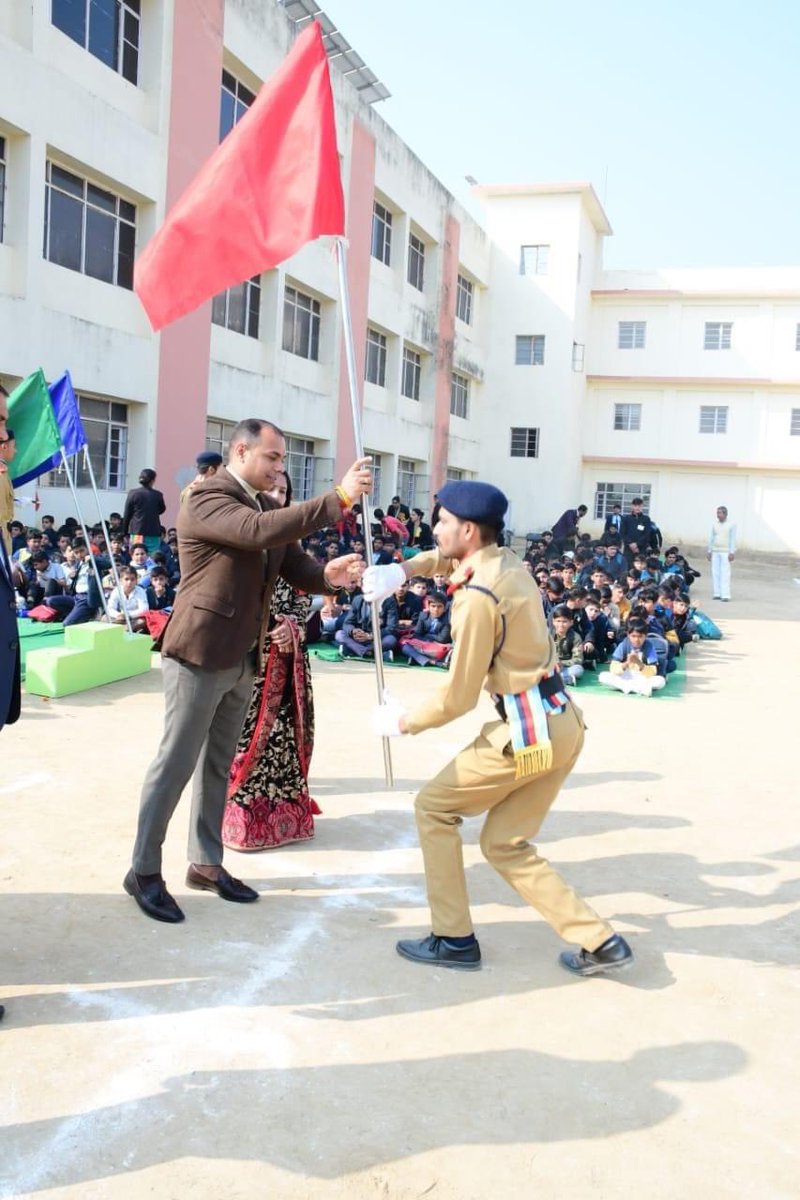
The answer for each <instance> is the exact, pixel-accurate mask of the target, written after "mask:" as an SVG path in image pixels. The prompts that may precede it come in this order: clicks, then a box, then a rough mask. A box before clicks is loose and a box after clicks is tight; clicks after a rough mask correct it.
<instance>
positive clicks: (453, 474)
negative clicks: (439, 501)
mask: <svg viewBox="0 0 800 1200" xmlns="http://www.w3.org/2000/svg"><path fill="white" fill-rule="evenodd" d="M463 478H464V472H463V471H462V470H461V468H460V467H448V468H447V482H448V483H458V482H459V480H460V479H463Z"/></svg>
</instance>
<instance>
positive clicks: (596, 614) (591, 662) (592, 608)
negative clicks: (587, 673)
mask: <svg viewBox="0 0 800 1200" xmlns="http://www.w3.org/2000/svg"><path fill="white" fill-rule="evenodd" d="M584 612H585V614H586V619H587V621H588V622H589V632H588V633H587V635H586V637H585V638H584V642H583V662H584V666H585V667H587V668H589V669H590V670H594V667H595V664H596V663H604V662H607V661H608V656H609V654H611V653H612V652H613V650H614V648H615V646H616V644H617V639H616V636H615V632H614V629H613V628H612V626H611V623H610V622H609V620H608V617H607V616H606V615H605V613H604V612H603V611H602V609H601V607H600V601H599V600H596V599H595V598H594V597H589V598H588V599H587V601H586V608H585V609H584Z"/></svg>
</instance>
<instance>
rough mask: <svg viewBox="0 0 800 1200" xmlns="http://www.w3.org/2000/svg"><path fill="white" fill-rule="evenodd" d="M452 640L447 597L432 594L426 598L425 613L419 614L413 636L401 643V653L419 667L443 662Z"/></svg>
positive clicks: (437, 593) (436, 593) (439, 593)
mask: <svg viewBox="0 0 800 1200" xmlns="http://www.w3.org/2000/svg"><path fill="white" fill-rule="evenodd" d="M452 644H453V639H452V635H451V633H450V622H449V621H448V619H447V597H446V596H444V595H442V593H441V592H433V593H432V594H431V595H430V596H429V597H428V610H427V612H424V613H420V615H419V617H418V619H417V624H416V627H415V629H414V636H413V637H412V638H411V639H410V640H409V641H407V642H403V645H402V647H401V653H402V654H403V655H404V656H405V657H406V658H407V659H409V660H410V661H411V662H415V663H417V664H418V666H420V667H426V666H427V665H428V664H429V663H434V664H435V663H441V662H443V661H444V660H445V659H446V658H447V655H448V653H449V651H450V650H451V649H452Z"/></svg>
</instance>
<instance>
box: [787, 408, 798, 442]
mask: <svg viewBox="0 0 800 1200" xmlns="http://www.w3.org/2000/svg"><path fill="white" fill-rule="evenodd" d="M789 436H790V437H800V408H793V409H792V415H791V417H790V419H789Z"/></svg>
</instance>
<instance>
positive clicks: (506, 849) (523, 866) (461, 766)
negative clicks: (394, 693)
mask: <svg viewBox="0 0 800 1200" xmlns="http://www.w3.org/2000/svg"><path fill="white" fill-rule="evenodd" d="M548 726H549V729H550V738H551V740H552V743H553V765H552V767H551V768H550V770H549V771H545V772H543V773H541V774H539V775H534V776H527V777H526V778H523V779H517V778H516V766H515V763H514V755H513V751H512V749H511V736H510V731H509V727H508V725H507V724H506V722H505V721H490V722H489V723H488V724H487V725H484V727H483V729H482V730H481V732H480V734H479V736H478V737H477V738H476V739H475V741H474V742H472V744H471V745H469V746H467V747H466V748H465V749H464V750H462V751H461V753H460V754H459V755H457V757H456V758H454V759H453V761H452V762H451V763H449V764H448V765H447V766H446V767H445V768H444V770H442V771H441V772H440V773H439V774H438V775H437V776H436V778H435V779H432V780H431V782H430V783H429V784H427V785H426V786H425V787H424V788H423V789H422V791H421V792H420V793H419V795H418V796H417V800H416V805H415V811H416V818H417V828H418V829H419V837H420V845H421V847H422V856H423V859H424V861H425V880H426V884H427V888H428V902H429V904H430V907H431V918H432V926H431V928H432V930H433V932H434V933H435V934H438V935H439V936H440V937H448V936H449V937H467V936H468V935H469V934H470V933H472V928H473V926H472V918H471V917H470V911H469V900H468V897H467V885H466V880H465V877H464V857H463V849H462V843H461V834H460V832H459V829H458V827H459V825H460V824H461V821H462V818H463V817H474V816H477V814H478V813H482V812H488V814H489V815H488V816H487V818H486V821H485V823H484V826H483V830H482V832H481V850H482V852H483V854H484V856H485V858H486V859H487V860H488V861H489V862H490V863H491V865H492V866H493V867H494V868H495V870H496V871H499V873H500V874H501V875H502V876H503V878H504V879H505V880H506V881H507V882H508V883H510V884H511V886H512V887H513V888H515V889H516V891H518V892H519V894H520V896H522V898H523V900H526V901H527V903H528V904H530V905H532V906H533V907H534V908H535V909H536V911H537V912H539V913H541V915H542V916H543V917H544V918H545V920H546V921H549V923H550V924H551V925H552V927H553V929H554V930H555V931H556V933H558V934H559V935H560V936H561V937H562V938H564V939H565V941H567V942H572V943H574V944H575V945H578V946H582V947H583V948H584V949H585V950H589V951H592V950H596V949H597V947H598V946H601V945H602V944H603V942H604V941H606V939H607V938H609V937H611V935H612V934H613V932H614V931H613V929H612V928H611V926H610V925H608V924H606V922H605V921H602V920H601V919H600V917H599V916H598V915H597V913H596V912H594V910H593V909H591V908H590V907H589V905H588V904H586V903H585V901H584V900H582V899H581V898H580V896H579V895H578V894H577V893H576V892H575V891H573V889H572V888H571V887H570V886H569V884H567V883H566V882H565V880H563V879H562V878H561V876H560V875H559V874H558V872H557V871H555V870H553V868H552V867H551V866H550V864H549V863H548V862H547V860H546V859H544V858H542V857H541V856H540V855H539V854H538V853H537V850H536V847H535V846H532V845H531V844H530V841H529V839H530V838H532V837H535V835H536V834H537V832H538V830H539V828H540V826H541V824H542V821H543V820H544V818H545V816H546V815H547V812H548V810H549V808H550V805H551V804H552V803H553V801H554V800H555V798H556V796H557V795H558V792H559V790H560V788H561V785H562V783H563V782H564V780H565V779H566V777H567V775H569V773H570V771H571V770H572V767H573V765H574V763H575V761H576V759H577V757H578V755H579V754H580V752H581V747H582V746H583V722H582V720H581V718H580V715H579V713H578V711H577V709H576V708H575V707H574V706H573V704H572V702H571V701H570V702H569V704H568V705H567V708H566V709H565V710H564V712H562V713H560V714H559V715H558V716H552V717H548Z"/></svg>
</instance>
